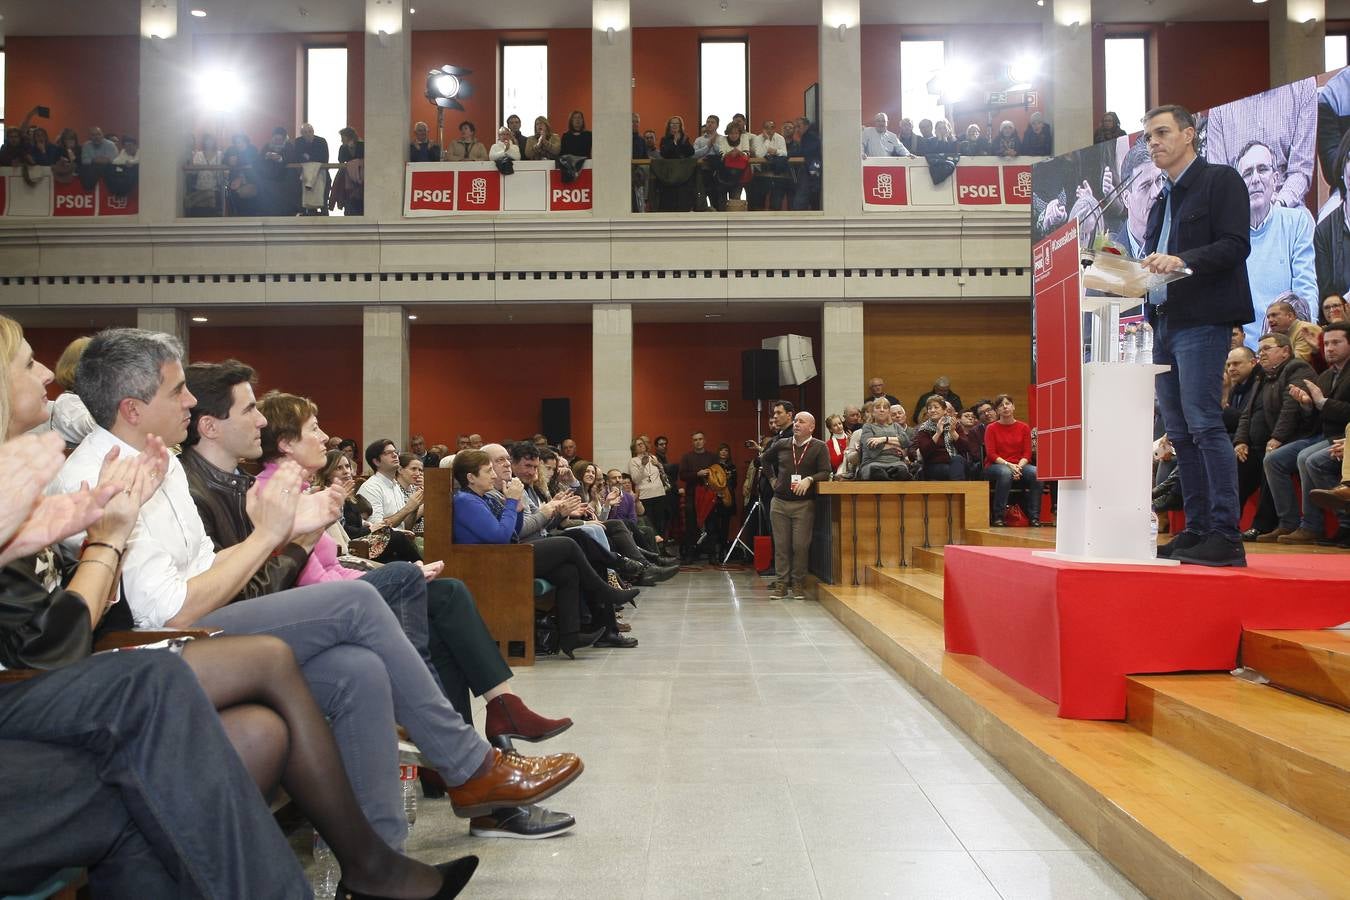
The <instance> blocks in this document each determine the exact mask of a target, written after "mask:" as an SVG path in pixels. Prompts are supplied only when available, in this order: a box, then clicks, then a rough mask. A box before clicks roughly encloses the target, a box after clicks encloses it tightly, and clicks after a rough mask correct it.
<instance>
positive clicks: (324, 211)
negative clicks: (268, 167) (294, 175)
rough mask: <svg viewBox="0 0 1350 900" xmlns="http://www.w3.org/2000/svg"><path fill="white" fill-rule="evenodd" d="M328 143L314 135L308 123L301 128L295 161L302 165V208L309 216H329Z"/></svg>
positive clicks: (296, 141) (297, 139) (297, 140)
mask: <svg viewBox="0 0 1350 900" xmlns="http://www.w3.org/2000/svg"><path fill="white" fill-rule="evenodd" d="M329 158H330V157H329V155H328V141H327V140H326V139H324V138H321V137H319V136H318V135H316V134H315V133H314V126H313V125H311V124H309V123H308V122H306V123H305V124H303V125H301V126H300V137H298V138H296V139H295V161H296V162H298V163H300V166H301V168H300V188H301V191H300V208H301V209H302V210H303V214H304V215H307V216H326V215H328V189H329V187H330V186H331V180H330V179H329V176H328V170H327V169H325V168H324V166H326V165H327V164H328V160H329Z"/></svg>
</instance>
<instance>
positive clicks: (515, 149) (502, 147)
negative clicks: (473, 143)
mask: <svg viewBox="0 0 1350 900" xmlns="http://www.w3.org/2000/svg"><path fill="white" fill-rule="evenodd" d="M503 156H509V157H511V159H513V160H516V161H519V160H520V145H519V144H517V143H516V142H515V141H512V142H511V143H509V144H503V143H500V142H499V143H496V144H493V145H492V147H491V148H489V149H488V159H490V160H492V161H493V162H496V161H497V160H499V159H501V158H502V157H503Z"/></svg>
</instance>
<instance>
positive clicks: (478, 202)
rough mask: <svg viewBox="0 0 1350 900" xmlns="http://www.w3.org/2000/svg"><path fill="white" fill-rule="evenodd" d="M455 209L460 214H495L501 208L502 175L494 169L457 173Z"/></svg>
mask: <svg viewBox="0 0 1350 900" xmlns="http://www.w3.org/2000/svg"><path fill="white" fill-rule="evenodd" d="M458 175H459V178H458V179H457V180H456V182H455V208H456V209H458V210H459V211H460V212H497V211H498V210H500V209H501V208H502V173H501V172H498V171H496V170H495V169H493V170H491V171H489V170H486V169H485V170H483V171H480V172H474V171H465V172H459V173H458Z"/></svg>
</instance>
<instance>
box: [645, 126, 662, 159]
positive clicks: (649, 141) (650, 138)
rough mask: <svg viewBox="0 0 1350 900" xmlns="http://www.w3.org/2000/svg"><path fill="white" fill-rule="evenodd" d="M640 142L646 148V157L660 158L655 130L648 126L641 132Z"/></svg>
mask: <svg viewBox="0 0 1350 900" xmlns="http://www.w3.org/2000/svg"><path fill="white" fill-rule="evenodd" d="M642 143H643V145H644V146H645V147H646V148H647V158H648V159H660V158H661V145H660V144H658V143H657V141H656V132H655V131H652V130H651V129H650V128H648V129H647V130H646V131H644V132H642Z"/></svg>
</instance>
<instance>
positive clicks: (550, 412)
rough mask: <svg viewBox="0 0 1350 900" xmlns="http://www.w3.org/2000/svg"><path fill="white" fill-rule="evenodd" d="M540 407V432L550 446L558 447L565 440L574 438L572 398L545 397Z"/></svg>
mask: <svg viewBox="0 0 1350 900" xmlns="http://www.w3.org/2000/svg"><path fill="white" fill-rule="evenodd" d="M539 405H540V410H539V430H540V431H541V432H543V434H544V437H546V438H548V442H549V443H550V444H552V445H553V446H555V447H556V446H558V445H559V444H561V443H562V442H563V439H564V438H569V437H574V435H573V434H572V399H571V398H570V397H545V398H544V399H543V400H541V401H540V402H539Z"/></svg>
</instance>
